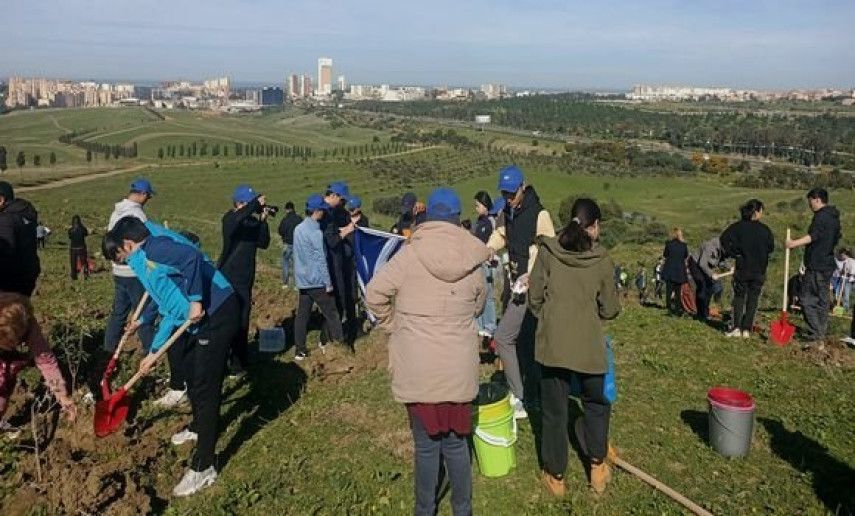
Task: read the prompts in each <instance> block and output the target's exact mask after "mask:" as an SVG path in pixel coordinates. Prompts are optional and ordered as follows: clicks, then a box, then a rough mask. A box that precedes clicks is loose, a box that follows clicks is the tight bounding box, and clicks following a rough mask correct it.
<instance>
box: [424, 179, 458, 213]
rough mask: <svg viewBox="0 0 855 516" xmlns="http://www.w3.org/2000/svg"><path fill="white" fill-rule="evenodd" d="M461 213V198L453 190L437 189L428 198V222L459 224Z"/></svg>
mask: <svg viewBox="0 0 855 516" xmlns="http://www.w3.org/2000/svg"><path fill="white" fill-rule="evenodd" d="M460 211H461V207H460V197H458V196H457V193H456V192H455V191H454V190H452V189H451V188H444V187H443V188H437V189H436V190H434V191H433V192H431V194H430V196H429V197H428V201H427V220H441V221H445V222H458V221H459V220H460Z"/></svg>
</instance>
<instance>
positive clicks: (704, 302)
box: [689, 260, 713, 321]
mask: <svg viewBox="0 0 855 516" xmlns="http://www.w3.org/2000/svg"><path fill="white" fill-rule="evenodd" d="M689 272H691V273H692V279H694V280H695V305H696V306H697V318H698V320H699V321H706V320H707V319H709V317H710V301H711V300H712V293H713V279H712V278H711V277H710V276H707V273H706V272H704V271H703V269H701V267H700V266H699V265H698V264H697V263H695V261H694V260H689Z"/></svg>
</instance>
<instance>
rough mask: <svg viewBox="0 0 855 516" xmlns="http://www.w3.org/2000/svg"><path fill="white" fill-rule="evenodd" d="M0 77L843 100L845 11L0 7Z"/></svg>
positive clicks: (746, 0) (294, 2) (210, 2)
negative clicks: (312, 78) (705, 91)
mask: <svg viewBox="0 0 855 516" xmlns="http://www.w3.org/2000/svg"><path fill="white" fill-rule="evenodd" d="M3 4H4V7H3V8H2V9H0V27H2V28H0V77H4V76H9V75H13V74H17V75H26V76H31V75H32V76H44V77H61V78H72V79H84V78H93V79H126V80H167V79H189V80H199V79H203V78H208V77H218V76H228V77H230V78H231V79H232V80H233V81H236V82H251V83H270V84H281V83H282V82H283V81H284V77H285V76H286V74H290V73H311V74H312V75H315V74H316V73H317V58H318V57H322V56H325V57H331V58H332V59H333V68H334V71H333V73H334V75H336V76H337V75H339V74H343V75H345V77H346V78H347V81H348V83H349V84H381V83H387V84H419V85H441V84H449V85H469V86H477V85H479V84H484V83H502V84H506V85H508V86H511V87H537V88H550V89H552V88H554V89H591V88H601V89H627V88H630V87H631V86H632V85H633V84H638V83H643V84H658V85H697V86H730V87H738V88H758V89H786V88H805V87H825V86H835V87H842V88H851V87H855V29H853V27H855V26H854V25H853V20H855V1H853V0H813V1H802V0H798V1H796V0H793V1H791V0H778V1H772V0H769V1H767V0H759V1H755V0H740V1H732V0H719V1H717V2H701V1H696V0H674V1H660V0H648V1H630V0H613V1H595V2H591V1H587V2H577V1H573V0H565V1H560V0H556V1H553V0H539V1H531V0H516V1H513V0H490V1H487V0H456V1H454V0H451V1H449V0H430V1H425V0H419V1H409V2H408V1H406V0H397V1H393V0H378V1H374V0H353V1H339V0H325V1H318V0H314V1H305V0H242V1H237V0H146V1H144V2H142V1H133V2H130V1H126V0H109V1H105V0H42V1H38V2H33V1H32V0H3Z"/></svg>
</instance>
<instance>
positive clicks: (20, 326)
mask: <svg viewBox="0 0 855 516" xmlns="http://www.w3.org/2000/svg"><path fill="white" fill-rule="evenodd" d="M21 345H23V346H24V348H25V351H24V352H22V351H21V350H20V347H21ZM31 360H34V361H35V363H36V367H38V368H39V371H41V373H42V376H43V377H44V379H45V383H46V384H47V386H48V388H49V389H50V390H51V392H53V395H54V396H56V399H57V401H58V402H59V405H60V407H62V411H63V412H64V413H65V416H66V418H68V420H69V421H74V418H75V417H76V416H77V409H76V407H75V406H74V402H73V401H72V399H71V397H70V396H69V395H68V392H67V387H66V384H65V380H64V379H63V377H62V373H61V372H60V370H59V365H58V364H57V361H56V356H54V354H53V352H52V351H51V349H50V346H49V345H48V343H47V341H46V340H45V337H44V335H43V334H42V330H41V328H40V327H39V323H38V322H37V321H36V318H35V316H34V315H33V305H32V304H30V300H29V299H28V298H26V297H24V296H22V295H20V294H14V293H11V292H0V428H3V429H5V428H7V427H8V425H7V424H6V423H5V421H2V417H3V414H4V413H5V412H6V406H7V403H8V401H9V398H10V397H11V396H12V392H14V390H15V382H16V380H17V378H18V373H19V372H20V371H21V369H23V368H24V367H26V366H28V365H29V364H30V361H31Z"/></svg>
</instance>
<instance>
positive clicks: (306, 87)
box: [300, 74, 312, 97]
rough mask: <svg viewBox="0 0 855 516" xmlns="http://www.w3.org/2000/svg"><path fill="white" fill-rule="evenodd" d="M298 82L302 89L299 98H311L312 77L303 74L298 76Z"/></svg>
mask: <svg viewBox="0 0 855 516" xmlns="http://www.w3.org/2000/svg"><path fill="white" fill-rule="evenodd" d="M300 82H301V83H302V85H303V87H302V89H301V90H300V91H301V95H300V96H301V97H311V96H312V76H311V75H309V74H304V75H301V76H300Z"/></svg>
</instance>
